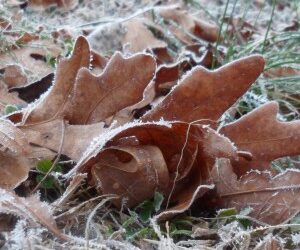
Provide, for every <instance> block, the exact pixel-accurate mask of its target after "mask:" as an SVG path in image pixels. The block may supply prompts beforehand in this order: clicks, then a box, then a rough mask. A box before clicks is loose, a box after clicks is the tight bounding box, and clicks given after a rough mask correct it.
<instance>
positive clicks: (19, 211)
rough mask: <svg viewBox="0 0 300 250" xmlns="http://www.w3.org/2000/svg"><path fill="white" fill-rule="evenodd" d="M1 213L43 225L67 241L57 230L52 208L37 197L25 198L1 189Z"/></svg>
mask: <svg viewBox="0 0 300 250" xmlns="http://www.w3.org/2000/svg"><path fill="white" fill-rule="evenodd" d="M0 213H1V214H13V215H16V216H17V217H21V218H24V219H26V220H28V221H29V222H30V223H33V224H34V225H39V224H41V225H43V226H44V227H46V228H47V229H48V230H49V231H50V232H52V233H53V234H55V235H56V236H58V237H59V238H61V239H66V238H67V236H66V235H63V234H62V233H61V232H60V230H59V229H58V228H57V225H56V222H55V220H54V218H53V215H52V211H51V208H50V207H49V205H47V204H46V203H45V202H41V201H40V199H39V197H38V196H36V195H33V196H30V197H27V198H23V197H19V196H17V195H16V194H15V193H14V192H12V191H7V190H5V189H2V188H0Z"/></svg>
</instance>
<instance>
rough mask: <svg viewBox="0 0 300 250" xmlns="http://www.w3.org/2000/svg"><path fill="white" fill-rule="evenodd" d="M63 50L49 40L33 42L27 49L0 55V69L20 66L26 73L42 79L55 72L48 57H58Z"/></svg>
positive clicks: (17, 49) (27, 45)
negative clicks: (8, 66) (47, 59)
mask: <svg viewBox="0 0 300 250" xmlns="http://www.w3.org/2000/svg"><path fill="white" fill-rule="evenodd" d="M61 52H62V51H61V49H60V48H59V47H58V46H57V45H56V44H54V43H52V42H50V41H47V40H38V41H32V42H30V43H28V44H26V47H25V46H24V47H21V48H16V49H14V50H11V51H8V53H1V54H0V67H1V68H3V66H5V65H9V64H18V65H20V66H22V67H23V69H24V71H25V72H26V73H31V74H34V76H35V77H36V78H38V79H39V78H42V77H44V76H45V75H48V74H50V73H52V72H53V68H52V67H51V66H50V65H49V64H47V62H46V57H47V56H51V57H54V58H55V57H57V56H58V55H60V54H61Z"/></svg>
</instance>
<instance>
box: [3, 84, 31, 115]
mask: <svg viewBox="0 0 300 250" xmlns="http://www.w3.org/2000/svg"><path fill="white" fill-rule="evenodd" d="M8 105H14V106H15V107H24V106H26V102H24V101H23V100H21V99H20V98H19V97H18V95H17V94H16V93H9V92H8V90H7V89H6V88H0V112H1V113H2V114H7V113H6V112H5V109H6V107H7V106H8Z"/></svg>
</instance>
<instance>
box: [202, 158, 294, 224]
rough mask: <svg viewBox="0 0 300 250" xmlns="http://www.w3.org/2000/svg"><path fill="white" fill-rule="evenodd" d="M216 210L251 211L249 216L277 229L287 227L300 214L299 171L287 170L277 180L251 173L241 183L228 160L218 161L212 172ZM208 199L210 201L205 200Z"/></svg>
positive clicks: (264, 174) (264, 173)
mask: <svg viewBox="0 0 300 250" xmlns="http://www.w3.org/2000/svg"><path fill="white" fill-rule="evenodd" d="M211 178H212V181H213V182H214V183H215V185H216V193H217V197H213V201H212V203H213V204H214V206H217V207H235V208H237V209H243V208H247V207H250V209H251V213H250V216H252V217H254V218H256V219H257V220H259V221H261V222H264V223H267V224H271V225H276V224H280V223H286V222H287V221H288V220H289V219H291V218H292V217H293V216H295V215H296V214H297V213H299V211H300V200H299V199H298V194H299V192H300V181H299V180H300V171H299V170H296V169H288V170H286V171H285V172H283V173H281V174H278V175H277V176H275V177H272V175H271V174H270V173H269V172H258V171H251V172H249V173H248V174H246V175H244V176H242V177H241V178H240V179H238V177H237V176H236V174H235V173H234V172H233V169H232V166H231V164H230V161H229V160H228V159H224V158H223V159H218V160H217V161H216V164H215V167H214V168H213V170H212V172H211ZM206 198H207V197H206Z"/></svg>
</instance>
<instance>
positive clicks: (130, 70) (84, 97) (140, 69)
mask: <svg viewBox="0 0 300 250" xmlns="http://www.w3.org/2000/svg"><path fill="white" fill-rule="evenodd" d="M155 70H156V63H155V60H154V58H153V57H152V56H151V55H149V54H135V55H134V56H132V57H128V58H124V57H123V56H122V55H121V54H120V53H116V54H115V55H114V56H113V57H112V58H111V59H110V61H109V62H108V64H107V66H106V68H105V69H104V71H103V73H102V74H100V75H99V76H95V75H93V74H92V73H91V72H90V71H89V70H88V69H81V70H80V71H79V73H78V76H77V79H76V83H75V87H74V95H73V96H72V101H71V102H70V103H69V106H67V108H66V109H67V111H68V112H67V113H66V115H65V118H66V119H67V120H69V121H70V122H71V123H72V124H89V123H96V122H99V121H103V120H104V119H106V118H109V117H110V116H112V115H114V114H115V113H116V112H117V111H119V110H121V109H123V108H125V107H127V106H131V105H134V104H136V103H138V102H139V101H141V100H142V99H143V93H144V90H145V88H146V87H147V85H148V84H149V83H150V82H151V80H152V79H153V77H154V74H155Z"/></svg>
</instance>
